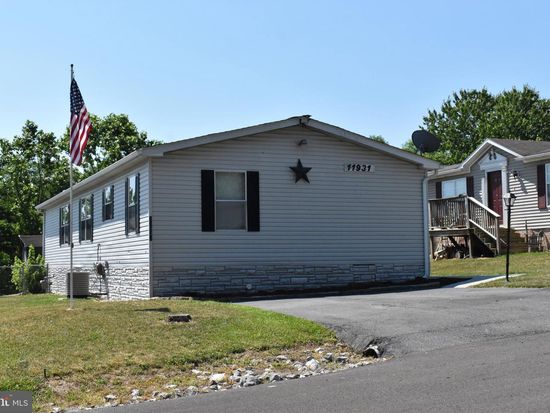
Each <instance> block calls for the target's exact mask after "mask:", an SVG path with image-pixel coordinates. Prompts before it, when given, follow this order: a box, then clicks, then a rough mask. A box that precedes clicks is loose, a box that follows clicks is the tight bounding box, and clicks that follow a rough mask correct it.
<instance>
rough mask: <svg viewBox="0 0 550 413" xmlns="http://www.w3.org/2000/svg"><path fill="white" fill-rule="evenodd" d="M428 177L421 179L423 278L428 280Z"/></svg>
mask: <svg viewBox="0 0 550 413" xmlns="http://www.w3.org/2000/svg"><path fill="white" fill-rule="evenodd" d="M429 179H430V177H429V176H427V175H426V176H424V178H423V179H422V222H423V223H424V278H426V279H427V278H430V272H431V270H430V265H431V262H430V231H429V222H428V219H429V217H428V180H429Z"/></svg>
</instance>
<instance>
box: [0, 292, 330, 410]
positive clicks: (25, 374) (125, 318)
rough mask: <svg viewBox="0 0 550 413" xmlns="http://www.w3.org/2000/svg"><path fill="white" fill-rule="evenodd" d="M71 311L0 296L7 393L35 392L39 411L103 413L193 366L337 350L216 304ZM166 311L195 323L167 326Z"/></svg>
mask: <svg viewBox="0 0 550 413" xmlns="http://www.w3.org/2000/svg"><path fill="white" fill-rule="evenodd" d="M67 307H68V304H67V301H66V300H64V299H60V298H59V297H58V296H54V295H28V296H11V297H0V314H2V316H1V321H2V322H1V323H0V349H1V352H0V366H1V368H0V390H16V389H25V390H32V391H34V392H36V393H35V398H36V399H37V403H36V407H38V410H43V409H45V406H47V403H49V402H52V403H55V404H56V405H58V406H65V407H66V406H85V405H97V404H101V403H102V401H103V396H105V395H106V394H109V393H114V392H118V393H117V394H126V393H128V394H129V392H130V389H131V388H134V387H137V388H141V389H147V388H155V386H161V385H165V384H166V382H167V381H169V382H171V383H176V384H182V385H183V384H185V383H186V380H190V378H189V376H186V375H185V372H188V371H189V370H190V369H191V368H193V367H194V366H201V365H204V364H208V363H214V365H219V366H230V365H231V363H233V362H235V358H238V357H243V355H246V354H247V353H251V354H255V353H254V352H271V353H274V354H277V351H280V350H281V349H292V348H296V347H298V346H301V345H308V344H311V345H313V344H316V345H319V344H325V343H335V342H336V339H335V336H334V334H333V333H332V332H330V331H329V330H327V329H326V328H324V327H322V326H320V325H318V324H315V323H313V322H309V321H306V320H302V319H299V318H295V317H290V316H285V315H282V314H277V313H272V312H268V311H263V310H259V309H255V308H250V307H243V306H238V305H233V304H225V303H219V302H212V301H193V300H151V301H133V302H98V301H95V300H77V301H76V305H75V309H74V310H71V311H69V310H67ZM168 312H172V313H180V312H182V313H189V314H191V315H192V317H193V321H192V322H191V323H177V324H169V323H166V322H165V318H166V315H167V313H168ZM44 369H46V378H45V377H44ZM156 388H158V387H156ZM161 388H162V387H161ZM33 411H34V410H33Z"/></svg>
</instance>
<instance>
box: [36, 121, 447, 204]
mask: <svg viewBox="0 0 550 413" xmlns="http://www.w3.org/2000/svg"><path fill="white" fill-rule="evenodd" d="M292 126H303V127H306V128H308V129H311V130H315V131H317V132H320V133H323V134H325V135H329V136H333V137H337V138H339V139H341V140H344V141H348V142H352V143H355V144H357V145H360V146H363V147H366V148H369V149H372V150H374V151H377V152H381V153H385V154H387V155H390V156H393V157H395V158H398V159H401V160H404V161H407V162H411V163H413V164H416V165H418V166H419V167H421V168H424V169H427V170H433V169H436V168H438V167H439V166H440V164H439V162H436V161H434V160H431V159H428V158H424V157H422V156H419V155H416V154H414V153H411V152H408V151H405V150H403V149H399V148H396V147H394V146H391V145H388V144H386V143H382V142H378V141H375V140H373V139H369V138H367V137H365V136H363V135H360V134H357V133H354V132H350V131H348V130H346V129H342V128H339V127H338V126H334V125H330V124H328V123H324V122H321V121H318V120H315V119H313V118H311V117H310V116H309V115H303V116H293V117H291V118H288V119H283V120H278V121H275V122H269V123H262V124H259V125H255V126H249V127H246V128H240V129H234V130H230V131H226V132H218V133H212V134H208V135H203V136H199V137H196V138H189V139H182V140H179V141H176V142H170V143H165V144H161V145H156V146H152V147H149V148H143V149H139V150H137V151H134V152H132V153H131V154H129V155H128V156H125V157H124V158H122V159H120V160H119V161H117V162H115V163H114V164H112V165H110V166H108V167H107V168H105V169H103V170H101V171H99V172H98V173H96V174H94V175H92V176H90V177H88V178H86V179H84V180H83V181H81V182H79V183H78V184H76V185H74V186H73V191H74V192H75V193H76V192H84V191H85V190H87V189H90V188H92V187H93V186H94V185H95V184H96V183H97V182H98V181H100V180H102V179H107V178H108V177H109V176H110V175H112V174H114V173H118V172H119V171H120V170H121V169H122V168H130V167H133V166H135V165H137V164H139V163H141V162H142V161H144V160H146V159H149V158H157V157H162V156H164V155H165V154H167V153H170V152H173V151H179V150H184V149H189V148H193V147H197V146H200V145H206V144H209V143H215V142H222V141H226V140H230V139H236V138H240V137H244V136H251V135H256V134H259V133H265V132H270V131H273V130H277V129H283V128H288V127H292ZM68 196H69V190H68V189H66V190H64V191H63V192H61V193H59V194H57V195H55V196H54V197H52V198H50V199H48V200H47V201H44V202H42V203H41V204H40V205H38V206H37V207H36V208H37V209H39V210H44V209H46V208H48V207H49V206H51V205H54V204H56V203H58V202H61V201H62V200H63V199H65V198H68Z"/></svg>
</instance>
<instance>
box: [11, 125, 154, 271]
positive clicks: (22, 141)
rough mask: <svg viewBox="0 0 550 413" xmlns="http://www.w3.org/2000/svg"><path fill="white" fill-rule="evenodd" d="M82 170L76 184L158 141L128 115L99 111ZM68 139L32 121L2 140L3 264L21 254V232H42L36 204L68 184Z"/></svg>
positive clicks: (76, 178) (76, 170)
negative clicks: (100, 113) (99, 115)
mask: <svg viewBox="0 0 550 413" xmlns="http://www.w3.org/2000/svg"><path fill="white" fill-rule="evenodd" d="M91 117H92V125H93V129H92V132H91V134H90V137H89V139H88V145H87V149H86V151H85V155H84V161H83V164H82V168H75V182H78V181H79V180H81V179H83V178H85V177H87V176H89V175H92V174H94V173H96V172H98V171H100V170H101V169H103V168H105V167H107V166H109V165H110V164H111V163H114V162H116V161H118V160H119V159H121V158H123V157H124V156H126V155H128V154H129V153H131V152H133V151H134V150H137V149H139V148H143V147H145V146H151V145H154V144H156V143H158V142H156V141H153V140H150V139H148V138H147V134H146V133H145V132H140V131H138V129H137V127H136V125H135V124H134V123H133V122H131V121H130V120H129V118H128V116H127V115H123V114H121V115H115V114H110V115H108V116H106V117H104V118H100V117H97V116H94V115H91ZM68 148H69V138H68V132H67V133H66V134H65V135H64V136H63V137H61V138H58V137H56V136H55V135H54V134H53V133H50V132H44V131H43V130H41V129H39V128H38V126H37V125H36V124H35V123H34V122H31V121H27V122H26V123H25V125H24V126H23V128H22V130H21V134H20V135H19V136H15V137H14V138H13V139H12V140H11V141H9V140H7V139H0V251H1V253H0V265H9V264H10V263H11V261H12V260H13V257H16V256H19V255H20V252H21V251H20V250H21V244H20V242H19V239H18V238H17V236H18V235H20V234H40V233H41V232H42V216H41V214H40V212H38V211H37V210H36V208H35V207H36V205H38V204H40V203H41V202H43V201H45V200H47V199H49V198H51V197H52V196H54V195H56V194H58V193H59V192H61V191H63V190H64V189H66V188H68V187H69V161H68Z"/></svg>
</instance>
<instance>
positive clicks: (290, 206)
mask: <svg viewBox="0 0 550 413" xmlns="http://www.w3.org/2000/svg"><path fill="white" fill-rule="evenodd" d="M301 139H307V145H303V146H298V145H297V143H298V142H299V141H300V140H301ZM299 158H300V159H301V160H302V163H303V165H304V166H305V167H311V168H312V170H311V171H310V172H309V173H308V176H309V179H310V181H311V183H310V184H308V183H306V182H303V181H300V182H298V183H295V182H294V174H293V172H292V171H291V170H290V169H289V167H290V166H295V165H296V163H297V160H298V159H299ZM348 163H366V164H372V165H374V166H375V169H376V171H375V172H374V173H353V172H345V171H344V165H345V164H348ZM201 169H213V170H224V171H232V170H233V171H246V170H255V171H259V176H260V226H261V227H260V231H259V232H246V231H242V230H220V231H216V232H211V233H208V232H202V231H201ZM152 171H153V172H152V188H153V191H152V203H153V204H152V210H153V211H154V216H153V257H154V258H153V263H154V269H153V270H154V271H157V270H164V269H170V268H173V267H178V266H180V267H181V266H190V265H191V266H192V265H195V266H199V265H216V264H226V263H227V264H250V263H285V264H288V263H293V262H294V263H302V264H304V263H319V264H322V263H330V264H338V263H347V264H350V263H376V264H380V263H382V264H383V263H404V264H405V263H407V264H416V265H422V264H423V258H424V251H423V238H422V237H423V222H422V191H421V181H422V177H423V171H422V170H421V169H419V168H417V167H416V166H414V165H412V164H410V163H408V162H405V161H401V160H397V159H395V158H392V157H390V156H388V155H384V154H381V153H378V152H374V151H372V150H369V149H365V148H362V147H359V146H357V145H354V144H351V143H347V142H344V141H341V140H338V139H336V138H333V137H328V136H326V135H323V134H320V133H317V132H314V131H312V130H309V129H306V128H301V127H292V128H287V129H281V130H278V131H273V132H270V133H263V134H259V135H255V136H250V137H243V138H238V139H235V140H231V141H227V142H220V143H213V144H209V145H204V146H200V147H196V148H192V149H188V150H183V151H177V152H173V153H170V154H168V155H166V156H165V157H163V158H162V159H153V162H152ZM419 275H422V274H419Z"/></svg>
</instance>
